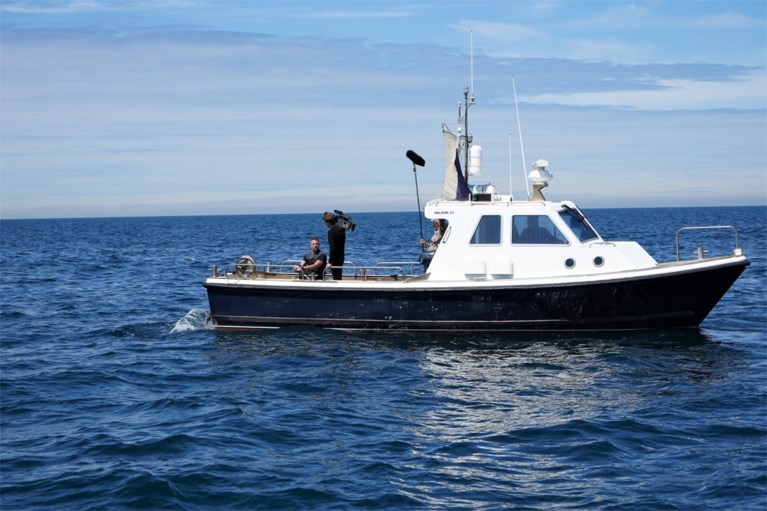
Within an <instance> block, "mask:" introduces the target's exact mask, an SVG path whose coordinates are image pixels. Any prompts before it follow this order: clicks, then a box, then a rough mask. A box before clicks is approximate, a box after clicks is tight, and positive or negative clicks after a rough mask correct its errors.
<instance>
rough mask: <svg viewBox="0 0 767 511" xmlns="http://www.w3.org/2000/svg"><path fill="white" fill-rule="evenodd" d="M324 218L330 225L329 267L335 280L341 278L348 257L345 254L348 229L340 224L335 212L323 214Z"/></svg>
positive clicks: (326, 223)
mask: <svg viewBox="0 0 767 511" xmlns="http://www.w3.org/2000/svg"><path fill="white" fill-rule="evenodd" d="M322 219H323V220H324V221H325V225H327V226H328V248H329V249H330V259H329V260H328V268H330V272H331V273H332V274H333V280H341V275H342V273H343V266H344V259H345V257H346V255H345V254H344V248H345V246H346V231H345V230H344V229H343V228H342V227H341V226H339V225H338V218H337V217H336V215H334V214H333V213H329V212H326V213H325V214H324V215H322Z"/></svg>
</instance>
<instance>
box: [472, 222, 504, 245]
mask: <svg viewBox="0 0 767 511" xmlns="http://www.w3.org/2000/svg"><path fill="white" fill-rule="evenodd" d="M470 243H471V244H472V245H500V244H501V216H500V215H483V216H482V218H480V219H479V223H478V224H477V228H476V229H474V234H473V235H472V236H471V241H470Z"/></svg>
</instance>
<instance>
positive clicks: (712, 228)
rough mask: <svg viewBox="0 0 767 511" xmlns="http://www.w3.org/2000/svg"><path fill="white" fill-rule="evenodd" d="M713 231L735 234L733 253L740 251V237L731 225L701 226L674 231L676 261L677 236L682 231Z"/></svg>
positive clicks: (677, 249)
mask: <svg viewBox="0 0 767 511" xmlns="http://www.w3.org/2000/svg"><path fill="white" fill-rule="evenodd" d="M715 229H731V230H732V231H733V232H734V233H735V251H736V252H737V251H739V250H740V237H739V236H738V230H737V229H736V228H735V227H733V226H732V225H703V226H695V227H682V228H681V229H679V230H678V231H676V260H677V261H679V234H680V233H681V232H682V231H703V230H715Z"/></svg>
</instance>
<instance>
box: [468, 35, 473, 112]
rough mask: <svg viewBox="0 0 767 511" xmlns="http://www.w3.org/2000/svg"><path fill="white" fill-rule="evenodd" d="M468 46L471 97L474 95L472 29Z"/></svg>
mask: <svg viewBox="0 0 767 511" xmlns="http://www.w3.org/2000/svg"><path fill="white" fill-rule="evenodd" d="M469 48H470V50H469V51H470V53H471V65H470V67H471V97H472V98H473V97H474V31H473V30H472V31H471V32H470V33H469Z"/></svg>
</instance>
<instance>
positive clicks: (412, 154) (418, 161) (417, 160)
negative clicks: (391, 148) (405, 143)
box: [405, 149, 426, 167]
mask: <svg viewBox="0 0 767 511" xmlns="http://www.w3.org/2000/svg"><path fill="white" fill-rule="evenodd" d="M405 156H407V157H408V158H409V159H410V161H412V162H413V165H418V166H419V167H423V166H424V165H426V161H425V160H424V159H423V158H421V157H420V156H418V154H417V153H416V152H415V151H411V150H410V149H408V151H407V152H406V153H405Z"/></svg>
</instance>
